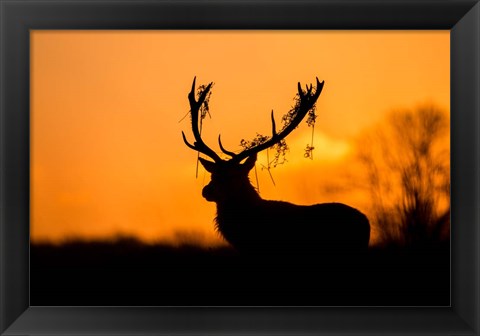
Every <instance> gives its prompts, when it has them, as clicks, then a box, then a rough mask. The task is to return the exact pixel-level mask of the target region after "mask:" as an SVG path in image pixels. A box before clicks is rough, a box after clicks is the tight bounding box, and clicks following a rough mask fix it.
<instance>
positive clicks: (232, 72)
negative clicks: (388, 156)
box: [31, 31, 450, 243]
mask: <svg viewBox="0 0 480 336" xmlns="http://www.w3.org/2000/svg"><path fill="white" fill-rule="evenodd" d="M449 49H450V34H449V32H448V31H395V32H387V31H384V32H382V31H369V32H362V31H295V32H288V31H274V32H273V31H272V32H269V31H262V32H257V31H235V32H234V31H195V32H193V31H32V33H31V121H32V123H31V135H32V136H31V148H32V151H31V165H32V166H31V188H32V192H31V238H32V240H33V241H39V240H61V239H64V238H66V237H81V238H94V237H107V236H109V235H112V234H115V233H123V234H133V235H136V236H139V237H140V238H143V239H146V240H149V241H157V240H169V239H172V238H174V237H175V236H176V235H177V234H178V232H187V233H188V232H190V234H193V235H195V237H198V238H199V239H204V240H205V241H206V242H210V243H211V242H214V241H219V240H218V237H217V234H216V233H215V232H214V230H213V218H214V216H215V206H214V204H213V203H208V202H206V201H205V200H204V199H203V198H202V196H201V189H202V187H203V186H204V185H205V184H206V183H208V180H209V177H208V174H206V173H204V171H203V170H201V171H200V176H199V178H198V179H195V165H196V153H195V152H194V151H192V150H190V149H188V148H187V147H186V146H185V145H184V143H183V141H182V137H181V131H182V130H184V131H186V134H187V137H188V138H189V139H191V132H190V129H189V120H188V118H186V119H185V120H184V121H182V122H181V123H179V121H180V120H181V119H182V117H183V116H184V115H185V114H186V113H187V112H188V110H189V105H188V100H187V94H188V92H189V90H190V87H191V83H192V79H193V77H194V76H197V84H202V83H203V84H206V83H208V82H210V81H213V82H215V85H214V87H213V94H212V97H211V101H210V106H211V113H212V119H211V120H210V119H207V120H206V121H205V124H204V133H203V134H204V138H205V141H206V142H207V143H209V144H211V146H212V147H214V148H217V147H216V137H217V136H218V134H219V133H221V134H222V140H223V143H224V145H225V146H226V147H227V148H231V149H238V145H239V142H240V139H242V138H246V139H251V138H253V137H254V136H255V134H256V132H259V133H263V134H269V132H270V127H271V124H270V111H271V110H272V109H274V111H275V115H276V118H277V122H278V123H279V122H280V119H281V116H282V115H283V114H284V113H285V112H287V111H288V110H289V108H290V106H291V105H292V104H293V97H294V95H295V93H296V83H297V82H298V81H301V82H302V83H311V82H314V80H315V76H318V77H319V79H320V80H325V87H324V90H323V92H322V94H321V96H320V98H319V100H318V103H317V114H318V119H317V123H316V125H315V148H316V149H315V151H314V158H315V159H314V160H313V161H311V160H306V159H304V158H303V150H304V148H305V145H306V144H307V143H309V142H310V138H311V129H309V128H308V127H306V126H305V125H304V126H302V127H300V128H298V129H297V130H295V131H294V132H293V133H292V134H291V135H290V136H289V137H288V138H287V143H288V144H289V146H290V148H291V151H290V153H288V157H287V158H288V160H289V162H288V163H287V164H285V165H283V166H280V167H277V168H275V169H274V170H273V174H274V178H275V183H276V186H275V187H274V186H273V184H272V182H271V180H270V177H269V175H268V173H267V172H266V171H265V170H261V169H260V166H258V179H259V182H260V191H261V195H262V196H263V197H264V198H267V199H281V200H286V201H292V202H295V203H301V204H312V203H317V202H324V201H341V202H345V203H349V204H351V205H353V206H356V207H358V208H360V209H361V210H364V208H367V207H368V199H366V198H367V196H366V195H362V194H359V193H358V192H353V191H352V192H351V193H350V194H344V193H343V194H341V195H340V194H335V193H329V194H328V195H326V194H324V193H323V192H322V188H321V185H322V183H323V182H331V181H332V180H335V178H336V173H337V172H338V168H339V167H340V166H341V165H342V160H344V159H345V157H346V156H347V155H348V154H349V152H350V150H351V141H352V139H353V137H354V136H355V135H357V134H358V133H359V132H361V131H362V130H363V129H365V128H366V127H369V126H371V125H372V124H374V123H375V122H378V121H379V120H380V119H381V118H382V117H383V116H384V115H385V113H388V112H389V111H391V110H392V109H395V108H404V107H406V108H410V107H414V106H416V105H418V104H421V103H429V102H433V103H435V104H437V105H438V106H440V107H441V108H443V109H445V110H447V111H448V110H449V105H450V94H449V91H450V77H449V72H450V67H449V62H450V56H449ZM264 159H265V158H264V157H263V156H260V157H259V163H260V164H261V163H262V160H264ZM252 180H253V181H255V179H254V178H253V179H252ZM364 211H366V210H364Z"/></svg>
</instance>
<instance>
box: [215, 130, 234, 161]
mask: <svg viewBox="0 0 480 336" xmlns="http://www.w3.org/2000/svg"><path fill="white" fill-rule="evenodd" d="M218 145H219V146H220V149H221V150H222V152H224V153H225V154H227V155H230V156H231V157H235V156H237V154H236V153H234V152H232V151H229V150H226V149H225V147H223V144H222V137H221V135H220V134H219V135H218Z"/></svg>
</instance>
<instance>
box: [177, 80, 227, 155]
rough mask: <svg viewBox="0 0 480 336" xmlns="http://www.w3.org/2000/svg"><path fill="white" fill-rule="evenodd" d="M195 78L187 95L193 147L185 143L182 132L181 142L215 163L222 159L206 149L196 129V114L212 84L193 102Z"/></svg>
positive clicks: (185, 139) (208, 148)
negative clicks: (193, 140)
mask: <svg viewBox="0 0 480 336" xmlns="http://www.w3.org/2000/svg"><path fill="white" fill-rule="evenodd" d="M196 79H197V77H194V78H193V84H192V90H191V91H190V93H189V94H188V101H189V102H190V114H191V119H192V132H193V136H194V138H195V142H194V143H193V145H192V144H191V143H189V142H188V141H187V137H186V136H185V133H184V132H183V131H182V136H183V141H184V142H185V144H186V145H187V146H188V147H189V148H191V149H193V150H196V151H198V152H200V153H203V154H205V155H207V156H209V157H210V158H212V159H213V161H215V162H220V161H222V159H220V157H219V156H218V154H217V153H215V151H214V150H212V149H211V148H210V147H208V146H207V145H206V144H205V142H203V139H202V136H201V134H200V130H199V129H198V121H199V120H198V119H199V118H198V114H199V111H200V107H201V106H202V104H203V103H204V101H205V98H206V97H207V94H208V92H209V91H210V88H211V87H212V84H213V83H210V84H208V85H207V87H206V88H205V90H203V91H202V93H201V94H200V97H199V98H198V101H197V100H195V81H196Z"/></svg>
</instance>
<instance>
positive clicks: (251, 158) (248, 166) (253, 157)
mask: <svg viewBox="0 0 480 336" xmlns="http://www.w3.org/2000/svg"><path fill="white" fill-rule="evenodd" d="M255 162H257V153H255V154H252V155H251V156H249V157H248V158H247V159H246V160H245V162H244V163H243V164H242V167H243V168H244V169H245V170H246V171H250V170H252V168H253V167H255Z"/></svg>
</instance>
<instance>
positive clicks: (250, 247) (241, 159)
mask: <svg viewBox="0 0 480 336" xmlns="http://www.w3.org/2000/svg"><path fill="white" fill-rule="evenodd" d="M195 80H196V78H194V80H193V84H192V89H191V91H190V93H189V94H188V100H189V102H190V114H191V122H192V132H193V136H194V138H195V142H194V143H193V144H191V143H190V142H188V140H187V138H186V136H185V133H184V132H182V136H183V140H184V142H185V144H186V145H187V146H188V147H189V148H191V149H193V150H195V151H197V152H199V153H202V154H204V155H206V156H207V157H209V158H210V159H212V160H213V161H210V160H206V159H204V158H199V160H200V163H201V164H202V165H203V167H204V168H205V169H206V170H207V171H208V172H209V173H210V174H211V181H210V183H209V184H208V185H206V186H205V187H204V188H203V191H202V196H203V197H204V198H205V199H206V200H207V201H210V202H215V203H216V206H217V216H216V219H215V225H216V229H217V230H218V232H220V234H221V235H222V236H223V237H224V238H225V240H226V241H227V242H229V243H230V244H231V245H233V247H234V248H235V249H237V250H238V251H239V253H241V254H242V253H244V254H248V255H253V256H266V255H267V256H282V257H285V256H300V257H302V258H304V257H305V256H316V257H318V256H322V257H323V258H324V259H325V260H327V259H329V258H331V257H332V256H338V255H354V254H357V253H362V252H364V251H366V250H367V248H368V243H369V239H370V224H369V221H368V219H367V217H366V216H365V215H364V214H363V213H361V212H360V211H358V210H356V209H354V208H352V207H350V206H348V205H345V204H341V203H323V204H315V205H295V204H292V203H288V202H283V201H273V200H264V199H262V198H261V197H260V195H259V193H258V192H257V190H256V189H255V188H254V186H253V185H252V184H251V183H250V181H249V177H248V175H249V172H250V170H251V169H252V168H253V167H254V166H255V162H256V160H257V153H259V152H260V151H263V150H265V149H267V148H269V147H272V146H274V145H275V144H277V143H279V142H280V141H281V140H283V139H284V138H285V137H286V136H287V135H288V134H290V133H291V132H292V131H293V130H294V129H295V128H296V127H297V126H298V125H299V123H300V122H301V121H302V119H303V118H304V117H305V116H306V114H307V113H308V112H309V111H310V110H311V109H312V108H314V105H315V103H316V101H317V99H318V97H319V96H320V93H321V92H322V89H323V85H324V82H323V81H322V82H321V83H320V82H319V80H318V78H317V83H316V88H315V89H313V85H310V86H307V88H306V91H303V90H302V88H301V85H300V83H298V102H297V104H296V107H295V110H294V113H293V117H292V118H290V120H289V122H287V123H286V124H285V125H284V127H283V128H282V129H281V130H280V131H279V132H277V130H276V124H275V119H274V116H273V111H272V115H271V120H272V135H271V136H270V137H269V138H268V139H265V140H264V141H263V142H258V143H256V144H254V145H253V146H251V147H248V148H245V149H244V150H243V151H241V152H240V153H234V152H232V151H229V150H227V149H225V147H224V146H223V144H222V141H221V138H220V136H219V137H218V143H219V147H220V149H221V151H222V152H223V153H224V154H226V155H228V156H229V157H230V158H229V159H227V160H225V159H221V158H220V156H219V155H218V154H217V153H216V152H215V151H214V150H212V149H211V148H210V147H209V146H207V145H206V144H205V142H204V141H203V139H202V137H201V134H200V129H199V110H200V108H201V107H202V104H204V103H205V99H206V97H207V94H208V92H209V91H210V89H211V86H212V84H213V83H210V84H208V85H207V86H204V87H202V88H203V90H200V92H199V94H198V98H195V88H196V87H195Z"/></svg>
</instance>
